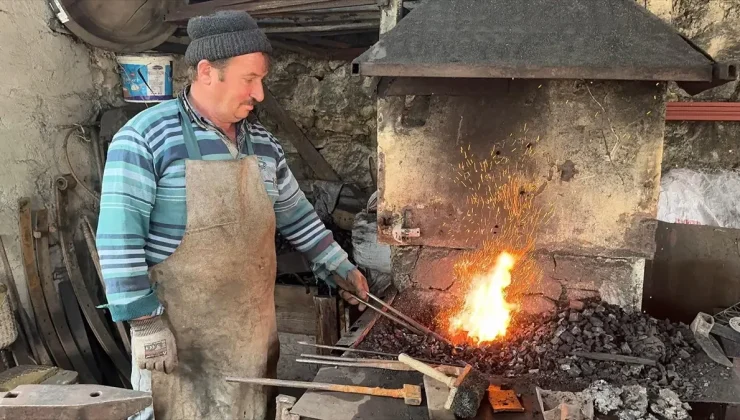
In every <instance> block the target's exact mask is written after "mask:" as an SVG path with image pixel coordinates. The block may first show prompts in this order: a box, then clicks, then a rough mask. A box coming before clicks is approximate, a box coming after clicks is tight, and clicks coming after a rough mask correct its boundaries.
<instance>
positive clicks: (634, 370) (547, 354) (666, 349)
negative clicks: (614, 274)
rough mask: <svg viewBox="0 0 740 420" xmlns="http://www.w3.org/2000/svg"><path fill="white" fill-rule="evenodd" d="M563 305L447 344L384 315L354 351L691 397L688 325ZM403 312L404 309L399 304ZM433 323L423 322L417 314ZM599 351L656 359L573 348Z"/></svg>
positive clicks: (607, 308)
mask: <svg viewBox="0 0 740 420" xmlns="http://www.w3.org/2000/svg"><path fill="white" fill-rule="evenodd" d="M574 307H576V308H580V307H581V305H572V304H566V305H564V307H563V308H561V309H560V312H559V313H557V314H555V315H539V316H529V315H523V314H515V315H514V317H513V319H512V322H511V324H510V326H509V328H508V330H507V334H506V337H504V338H503V339H500V340H497V341H494V342H491V343H484V344H480V345H476V344H473V343H468V344H462V345H460V346H458V347H452V346H450V345H447V344H445V343H441V342H438V341H436V340H435V339H433V338H431V337H424V336H419V335H416V334H413V333H411V332H409V331H407V330H405V329H403V328H401V327H399V326H397V325H395V324H393V323H391V322H389V321H388V320H386V319H381V320H379V321H378V322H377V323H376V325H375V326H374V327H373V329H372V330H371V332H370V334H369V335H368V336H367V337H366V338H365V339H364V340H363V342H362V343H361V345H360V348H365V349H373V350H380V351H386V352H391V353H401V352H404V353H408V354H410V355H411V356H416V357H422V358H426V359H432V360H438V361H439V362H440V363H445V364H459V363H460V362H465V363H469V364H471V365H472V366H473V367H475V368H476V369H478V370H480V371H482V372H484V373H486V374H490V375H501V376H504V377H510V378H515V377H519V376H521V375H526V374H533V373H534V374H537V375H539V376H543V375H544V376H548V375H549V376H557V377H562V378H563V380H564V381H567V380H574V379H580V380H583V381H586V382H589V383H590V382H592V381H594V380H598V379H605V380H608V381H610V382H612V383H615V384H619V385H621V384H624V385H631V384H640V385H643V386H646V387H647V388H648V389H651V390H657V389H658V388H670V389H673V390H675V391H676V392H677V393H678V394H679V395H680V396H682V397H688V396H691V395H694V394H695V393H696V391H698V390H697V386H696V385H694V384H693V383H692V382H691V380H690V378H689V377H688V376H690V375H688V374H686V373H681V372H682V371H686V370H687V369H688V368H689V367H690V365H691V359H692V358H693V355H695V354H696V353H697V351H700V347H699V346H698V344H696V342H695V340H694V338H693V335H692V333H691V331H690V329H689V327H688V326H687V325H685V324H682V323H674V322H671V321H668V320H663V321H661V320H658V319H655V318H652V317H650V316H648V315H646V314H643V313H640V312H626V311H624V310H623V309H622V308H620V307H618V306H614V305H609V304H605V303H601V302H585V303H584V305H583V306H582V309H574ZM401 309H403V308H401ZM419 321H420V322H425V323H427V324H428V325H431V324H432V322H431V320H429V319H426V320H424V319H419ZM575 351H581V352H599V353H609V354H617V355H625V356H633V357H640V358H646V359H650V360H654V361H656V362H657V364H656V366H644V365H639V364H637V365H635V364H624V363H618V362H606V361H597V360H587V359H583V358H579V357H575V356H573V352H575Z"/></svg>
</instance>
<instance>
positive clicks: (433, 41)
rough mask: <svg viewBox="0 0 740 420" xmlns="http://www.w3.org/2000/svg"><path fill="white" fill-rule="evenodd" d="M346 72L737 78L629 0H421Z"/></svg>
mask: <svg viewBox="0 0 740 420" xmlns="http://www.w3.org/2000/svg"><path fill="white" fill-rule="evenodd" d="M352 72H353V73H354V74H356V75H363V76H392V77H448V78H451V77H454V78H542V79H609V80H652V81H677V82H704V83H700V84H701V85H704V84H706V83H707V82H710V83H711V82H713V81H714V85H717V84H722V83H725V82H726V81H729V80H734V78H735V77H736V67H735V66H728V65H724V67H723V66H722V65H719V64H718V63H716V62H715V61H714V60H712V58H711V57H710V56H709V55H707V54H706V53H704V52H703V51H701V49H699V48H698V47H696V46H695V45H693V44H692V43H691V42H690V41H688V40H686V39H684V38H683V37H682V36H681V35H680V34H679V33H678V32H677V31H676V30H675V29H673V28H672V27H671V26H670V25H669V24H667V23H665V22H663V21H662V20H660V19H659V18H658V17H657V16H655V15H653V14H652V13H650V12H649V11H647V10H646V9H644V8H643V7H641V6H639V5H637V4H636V3H635V1H634V0H427V1H426V2H424V3H422V4H421V5H420V6H417V7H416V8H415V9H414V10H413V11H412V12H410V13H409V14H408V15H407V16H406V17H404V18H403V19H401V21H400V22H399V23H398V24H397V25H396V27H395V28H393V29H392V30H391V31H389V32H388V33H386V34H385V35H383V36H382V37H381V39H380V41H379V42H377V43H376V44H375V45H374V46H373V47H371V48H370V49H369V50H368V51H366V52H365V53H364V54H362V55H361V56H359V57H358V58H356V59H355V60H354V61H353V62H352ZM718 79H719V80H722V82H721V83H717V81H718Z"/></svg>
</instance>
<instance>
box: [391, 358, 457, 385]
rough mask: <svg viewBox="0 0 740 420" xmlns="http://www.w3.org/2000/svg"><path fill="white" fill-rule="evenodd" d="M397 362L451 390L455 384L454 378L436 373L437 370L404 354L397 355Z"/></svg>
mask: <svg viewBox="0 0 740 420" xmlns="http://www.w3.org/2000/svg"><path fill="white" fill-rule="evenodd" d="M398 360H399V361H401V362H403V363H405V364H406V365H408V366H410V367H412V368H414V369H415V370H417V371H419V372H421V373H423V374H425V375H427V376H429V377H431V378H434V379H436V380H438V381H440V382H442V383H443V384H445V385H447V387H449V388H452V385H453V384H454V383H455V378H453V377H451V376H447V375H445V374H444V373H442V372H440V371H438V370H437V369H434V368H433V367H431V366H429V365H427V364H426V363H423V362H420V361H418V360H416V359H414V358H413V357H411V356H409V355H408V354H406V353H401V354H399V355H398Z"/></svg>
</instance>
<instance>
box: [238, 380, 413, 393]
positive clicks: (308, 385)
mask: <svg viewBox="0 0 740 420" xmlns="http://www.w3.org/2000/svg"><path fill="white" fill-rule="evenodd" d="M226 381H227V382H241V383H247V384H256V385H268V386H285V387H289V388H303V389H314V390H320V391H337V392H348V393H352V394H364V395H376V396H379V397H391V398H403V397H404V391H403V389H386V388H370V387H366V386H356V385H337V384H325V383H321V382H302V381H286V380H282V379H269V378H235V377H227V378H226Z"/></svg>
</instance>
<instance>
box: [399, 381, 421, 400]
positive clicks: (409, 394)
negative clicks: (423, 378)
mask: <svg viewBox="0 0 740 420" xmlns="http://www.w3.org/2000/svg"><path fill="white" fill-rule="evenodd" d="M403 402H405V403H406V404H407V405H421V387H420V386H418V385H408V384H404V385H403Z"/></svg>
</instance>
